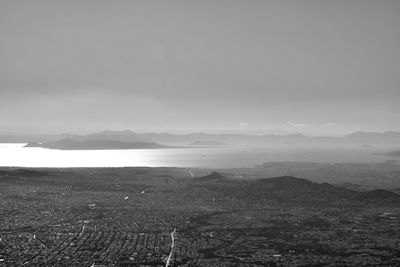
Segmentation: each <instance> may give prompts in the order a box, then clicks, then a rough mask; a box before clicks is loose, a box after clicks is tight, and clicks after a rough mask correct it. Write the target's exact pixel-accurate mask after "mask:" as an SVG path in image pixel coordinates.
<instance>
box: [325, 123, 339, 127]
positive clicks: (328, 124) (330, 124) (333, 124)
mask: <svg viewBox="0 0 400 267" xmlns="http://www.w3.org/2000/svg"><path fill="white" fill-rule="evenodd" d="M325 125H326V126H336V125H337V124H336V123H333V122H327V123H325Z"/></svg>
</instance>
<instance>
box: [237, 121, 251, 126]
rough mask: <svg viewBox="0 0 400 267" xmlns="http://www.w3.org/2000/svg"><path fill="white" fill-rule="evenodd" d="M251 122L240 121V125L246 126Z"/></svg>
mask: <svg viewBox="0 0 400 267" xmlns="http://www.w3.org/2000/svg"><path fill="white" fill-rule="evenodd" d="M248 125H249V124H248V123H247V122H241V123H239V126H240V127H246V126H248Z"/></svg>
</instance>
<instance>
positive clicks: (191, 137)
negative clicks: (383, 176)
mask: <svg viewBox="0 0 400 267" xmlns="http://www.w3.org/2000/svg"><path fill="white" fill-rule="evenodd" d="M63 139H71V140H75V141H87V140H114V141H123V142H156V143H161V144H174V145H177V144H179V145H183V144H185V145H187V144H188V143H193V142H205V141H206V142H214V143H219V142H224V143H229V144H264V143H266V144H268V143H281V144H290V143H305V144H309V143H315V144H329V143H331V144H360V145H367V144H399V143H400V132H394V131H387V132H384V133H378V132H362V131H359V132H354V133H351V134H349V135H345V136H343V137H329V136H313V137H310V136H306V135H303V134H288V135H277V134H272V135H249V134H236V133H235V134H211V133H190V134H171V133H151V132H150V133H135V132H133V131H129V130H127V131H102V132H98V133H93V134H88V135H74V134H58V135H57V134H55V135H50V134H48V135H0V143H30V142H42V143H48V142H55V141H60V140H63Z"/></svg>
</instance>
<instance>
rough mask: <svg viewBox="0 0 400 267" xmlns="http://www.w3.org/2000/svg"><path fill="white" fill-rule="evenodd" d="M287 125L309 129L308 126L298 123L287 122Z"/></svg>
mask: <svg viewBox="0 0 400 267" xmlns="http://www.w3.org/2000/svg"><path fill="white" fill-rule="evenodd" d="M286 125H289V126H292V127H308V124H305V123H296V122H290V121H287V122H286Z"/></svg>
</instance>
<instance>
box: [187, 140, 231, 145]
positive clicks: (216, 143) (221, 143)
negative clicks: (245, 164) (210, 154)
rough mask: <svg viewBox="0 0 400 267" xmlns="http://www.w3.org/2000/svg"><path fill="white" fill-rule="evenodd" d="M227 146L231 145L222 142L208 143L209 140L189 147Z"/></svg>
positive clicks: (195, 142)
mask: <svg viewBox="0 0 400 267" xmlns="http://www.w3.org/2000/svg"><path fill="white" fill-rule="evenodd" d="M227 145H229V144H227V143H224V142H220V141H208V140H202V141H194V142H192V143H190V144H189V146H227Z"/></svg>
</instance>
